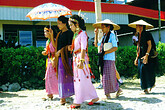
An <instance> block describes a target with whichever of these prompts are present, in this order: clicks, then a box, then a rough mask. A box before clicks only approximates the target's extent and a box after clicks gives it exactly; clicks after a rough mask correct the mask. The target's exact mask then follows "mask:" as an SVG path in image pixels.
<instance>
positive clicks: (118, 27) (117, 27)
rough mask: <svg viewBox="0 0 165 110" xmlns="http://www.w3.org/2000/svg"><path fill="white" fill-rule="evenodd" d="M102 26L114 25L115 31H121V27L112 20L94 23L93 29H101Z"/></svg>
mask: <svg viewBox="0 0 165 110" xmlns="http://www.w3.org/2000/svg"><path fill="white" fill-rule="evenodd" d="M101 24H112V25H113V27H114V29H113V30H119V29H120V26H119V25H117V24H115V23H113V22H112V21H111V20H109V19H105V20H104V21H100V22H97V23H94V24H93V27H95V28H101Z"/></svg>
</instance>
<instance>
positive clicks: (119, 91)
mask: <svg viewBox="0 0 165 110" xmlns="http://www.w3.org/2000/svg"><path fill="white" fill-rule="evenodd" d="M122 92H123V91H122V90H121V89H120V88H119V90H118V91H117V93H116V98H117V97H119V95H121V94H122Z"/></svg>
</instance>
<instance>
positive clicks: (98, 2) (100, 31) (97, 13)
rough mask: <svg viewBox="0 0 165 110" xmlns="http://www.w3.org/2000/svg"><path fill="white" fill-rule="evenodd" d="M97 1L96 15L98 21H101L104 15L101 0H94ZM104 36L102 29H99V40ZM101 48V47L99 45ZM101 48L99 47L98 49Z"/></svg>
mask: <svg viewBox="0 0 165 110" xmlns="http://www.w3.org/2000/svg"><path fill="white" fill-rule="evenodd" d="M94 2H95V15H96V22H99V21H101V19H102V16H101V0H94ZM102 37H103V33H102V30H101V29H99V32H98V40H100V39H101V38H102ZM98 48H99V47H98ZM98 50H99V49H98Z"/></svg>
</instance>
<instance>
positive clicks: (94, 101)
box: [88, 98, 100, 105]
mask: <svg viewBox="0 0 165 110" xmlns="http://www.w3.org/2000/svg"><path fill="white" fill-rule="evenodd" d="M98 100H99V98H95V99H92V101H91V102H89V103H88V105H94V104H95V105H99V104H100V103H98V102H97V101H98Z"/></svg>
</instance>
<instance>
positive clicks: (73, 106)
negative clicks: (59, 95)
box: [70, 104, 80, 109]
mask: <svg viewBox="0 0 165 110" xmlns="http://www.w3.org/2000/svg"><path fill="white" fill-rule="evenodd" d="M70 108H71V109H76V108H80V105H75V104H73V105H70Z"/></svg>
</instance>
